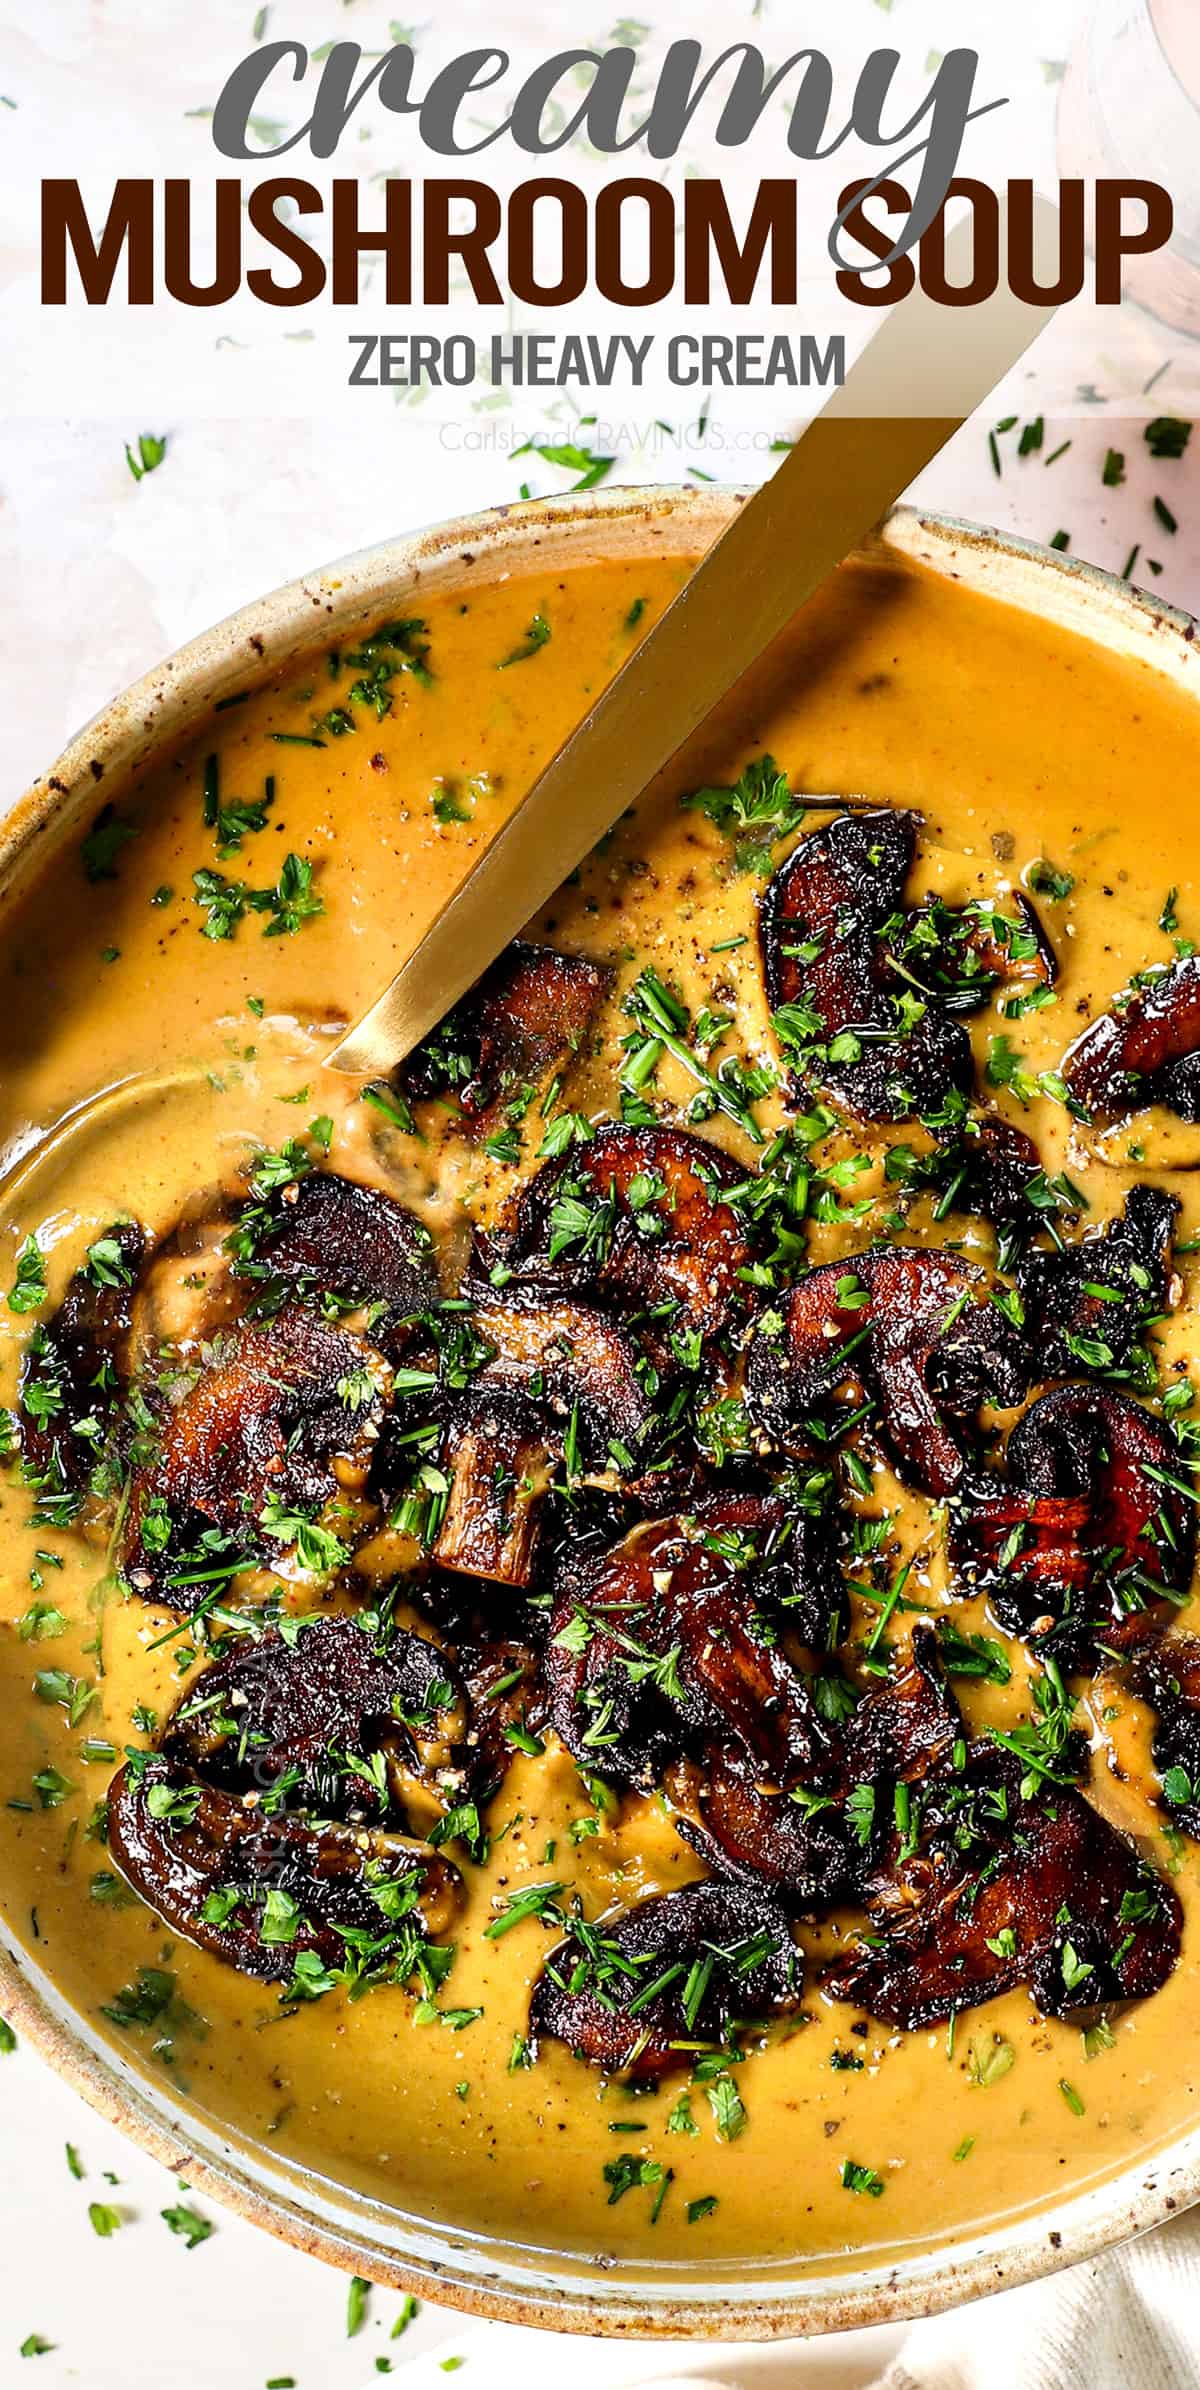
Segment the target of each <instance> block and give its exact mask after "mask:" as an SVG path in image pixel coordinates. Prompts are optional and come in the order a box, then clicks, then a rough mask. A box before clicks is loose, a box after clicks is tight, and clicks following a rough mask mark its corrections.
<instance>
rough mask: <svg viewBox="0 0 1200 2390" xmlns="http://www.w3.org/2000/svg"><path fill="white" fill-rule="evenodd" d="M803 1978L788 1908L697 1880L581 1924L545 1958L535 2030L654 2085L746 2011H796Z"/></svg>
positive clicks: (737, 1888)
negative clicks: (615, 1912) (635, 1905)
mask: <svg viewBox="0 0 1200 2390" xmlns="http://www.w3.org/2000/svg"><path fill="white" fill-rule="evenodd" d="M802 1984H803V1971H802V1961H801V1955H800V1952H799V1950H798V1948H797V1946H796V1944H795V1942H794V1941H793V1939H792V1931H791V1927H790V1925H789V1923H788V1919H787V1913H786V1911H785V1910H784V1909H783V1908H781V1907H780V1905H779V1903H778V1902H777V1901H775V1900H773V1899H772V1898H771V1895H770V1893H769V1892H766V1891H765V1890H763V1889H761V1888H760V1889H758V1890H754V1891H751V1890H750V1889H749V1887H747V1886H745V1885H741V1884H722V1883H701V1884H686V1885H685V1886H684V1887H683V1889H682V1890H681V1891H679V1892H668V1893H664V1894H663V1895H662V1896H661V1897H660V1898H659V1899H656V1900H647V1901H643V1902H642V1903H641V1905H640V1906H639V1907H638V1908H635V1909H626V1910H625V1911H624V1912H623V1913H622V1914H621V1915H620V1916H618V1917H616V1918H602V1919H600V1921H599V1922H598V1923H597V1924H595V1925H589V1926H586V1927H584V1926H582V1925H581V1926H579V1927H577V1928H576V1930H575V1931H574V1932H573V1933H572V1934H571V1936H570V1937H569V1939H568V1940H567V1941H565V1942H562V1943H560V1944H559V1946H558V1948H557V1949H556V1950H553V1951H552V1952H551V1954H550V1956H549V1958H548V1959H547V1960H546V1963H545V1966H544V1968H543V1970H542V1973H541V1975H540V1976H539V1978H538V1981H537V1983H536V1984H535V1985H534V1989H533V1997H532V2000H531V2002H530V2008H529V2025H530V2034H531V2037H532V2038H534V2039H535V2040H537V2039H540V2038H541V2037H542V2036H547V2037H550V2038H552V2039H553V2040H555V2041H561V2042H565V2043H566V2045H567V2047H568V2049H570V2050H572V2051H574V2054H575V2056H576V2057H577V2058H584V2059H586V2060H587V2061H588V2063H589V2065H591V2066H599V2067H603V2068H604V2070H605V2072H606V2073H608V2074H623V2075H625V2076H627V2077H628V2079H629V2080H631V2081H633V2082H638V2083H655V2082H658V2081H660V2080H661V2078H662V2077H663V2076H664V2075H666V2074H669V2073H670V2072H671V2071H672V2069H674V2068H678V2067H688V2066H691V2065H692V2064H693V2062H694V2060H695V2055H696V2047H697V2044H698V2043H700V2044H704V2043H710V2044H715V2045H716V2046H718V2047H719V2046H720V2045H721V2043H722V2042H723V2041H724V2039H725V2036H726V2034H727V2033H728V2030H729V2027H730V2025H731V2024H732V2023H734V2021H735V2020H746V2021H749V2020H751V2019H758V2018H760V2017H767V2016H780V2015H785V2014H787V2013H789V2012H790V2011H792V2010H794V2009H795V2008H796V2007H797V2006H798V2005H799V2000H800V1993H801V1989H802Z"/></svg>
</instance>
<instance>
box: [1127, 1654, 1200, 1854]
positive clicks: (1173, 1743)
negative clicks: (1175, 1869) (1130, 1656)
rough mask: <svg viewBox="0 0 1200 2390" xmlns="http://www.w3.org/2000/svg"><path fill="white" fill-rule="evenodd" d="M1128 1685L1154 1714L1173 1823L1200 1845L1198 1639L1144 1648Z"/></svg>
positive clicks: (1159, 1767)
mask: <svg viewBox="0 0 1200 2390" xmlns="http://www.w3.org/2000/svg"><path fill="white" fill-rule="evenodd" d="M1130 1682H1131V1683H1132V1686H1133V1689H1134V1692H1135V1693H1138V1694H1140V1696H1141V1698H1142V1700H1143V1701H1146V1702H1148V1703H1149V1704H1150V1707H1151V1708H1152V1710H1153V1711H1154V1720H1155V1723H1154V1740H1153V1744H1152V1746H1151V1751H1152V1756H1153V1760H1154V1765H1155V1769H1156V1771H1157V1774H1158V1780H1159V1783H1160V1785H1161V1787H1162V1796H1163V1800H1164V1801H1165V1802H1166V1805H1167V1808H1168V1809H1169V1810H1170V1812H1171V1822H1172V1824H1173V1825H1176V1826H1182V1828H1183V1831H1184V1833H1185V1834H1190V1835H1191V1837H1192V1840H1193V1841H1194V1842H1200V1638H1197V1637H1196V1636H1195V1635H1164V1636H1163V1637H1162V1638H1161V1640H1157V1641H1155V1642H1153V1643H1148V1644H1147V1645H1146V1647H1145V1649H1144V1650H1142V1651H1139V1652H1138V1653H1137V1655H1136V1657H1135V1659H1134V1662H1133V1666H1132V1668H1131V1670H1130Z"/></svg>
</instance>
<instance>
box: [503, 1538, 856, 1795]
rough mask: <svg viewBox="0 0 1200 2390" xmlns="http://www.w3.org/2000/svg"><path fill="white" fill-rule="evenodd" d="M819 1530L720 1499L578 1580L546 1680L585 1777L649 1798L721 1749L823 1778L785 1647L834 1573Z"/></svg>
mask: <svg viewBox="0 0 1200 2390" xmlns="http://www.w3.org/2000/svg"><path fill="white" fill-rule="evenodd" d="M811 1524H812V1523H811V1522H808V1521H805V1520H803V1519H800V1520H794V1521H789V1519H788V1516H787V1512H786V1508H785V1505H784V1504H783V1503H782V1502H781V1501H778V1500H773V1499H769V1498H766V1497H763V1496H759V1495H753V1494H747V1495H718V1496H714V1497H713V1498H712V1499H711V1500H709V1501H706V1502H702V1503H700V1504H699V1505H698V1506H697V1508H696V1510H695V1512H694V1513H693V1514H691V1515H689V1516H686V1517H676V1518H668V1519H659V1520H655V1521H649V1522H647V1523H646V1524H645V1525H643V1526H641V1527H636V1528H634V1530H633V1531H632V1533H631V1534H630V1535H628V1536H626V1538H625V1539H624V1541H623V1542H622V1543H619V1544H618V1545H617V1546H616V1548H615V1550H614V1551H611V1552H609V1553H606V1554H605V1555H604V1557H603V1558H602V1559H601V1560H599V1561H598V1562H594V1563H592V1564H591V1565H590V1566H589V1567H588V1568H586V1569H584V1570H582V1571H581V1572H580V1574H579V1576H578V1578H577V1580H576V1582H575V1584H574V1585H573V1586H570V1587H569V1588H568V1589H567V1590H566V1591H565V1592H564V1593H562V1594H561V1595H560V1597H559V1600H558V1602H557V1604H556V1606H555V1609H554V1612H553V1615H552V1618H551V1632H550V1644H549V1649H548V1651H547V1655H546V1669H547V1679H548V1684H549V1694H550V1721H551V1724H552V1725H553V1726H554V1728H555V1731H556V1732H557V1734H558V1735H559V1736H560V1738H561V1740H562V1741H563V1742H564V1743H565V1744H566V1746H567V1749H568V1750H569V1751H570V1752H571V1753H572V1755H573V1756H574V1758H576V1759H577V1760H578V1761H579V1763H580V1765H581V1766H582V1767H588V1768H594V1769H598V1770H599V1771H600V1773H601V1774H603V1775H607V1776H613V1777H615V1778H616V1779H617V1780H618V1781H619V1782H623V1783H629V1784H642V1785H650V1784H653V1783H655V1782H656V1781H657V1779H658V1778H659V1776H661V1774H662V1772H663V1769H664V1768H665V1767H666V1766H667V1764H668V1763H669V1762H670V1760H672V1759H673V1758H674V1757H676V1756H677V1755H678V1754H679V1753H680V1752H681V1751H684V1750H688V1749H691V1750H696V1749H698V1748H701V1747H702V1746H703V1745H704V1744H705V1743H706V1742H708V1741H710V1740H712V1739H714V1738H716V1739H719V1741H720V1742H721V1744H722V1746H723V1747H732V1748H733V1749H737V1750H741V1751H744V1752H746V1753H747V1754H749V1755H750V1756H752V1757H753V1758H754V1759H756V1760H758V1761H760V1762H761V1763H762V1764H763V1765H764V1766H766V1767H769V1768H773V1769H775V1770H777V1771H783V1772H784V1773H785V1774H787V1773H788V1772H790V1773H792V1774H793V1775H794V1774H795V1773H796V1771H797V1770H798V1769H799V1768H806V1769H809V1770H811V1769H812V1768H813V1766H814V1764H815V1763H816V1761H817V1760H818V1757H819V1755H820V1753H821V1751H822V1749H823V1747H824V1735H823V1732H822V1729H821V1725H820V1721H819V1719H818V1717H817V1714H816V1710H815V1708H814V1706H813V1701H812V1696H811V1694H810V1692H809V1689H808V1684H807V1680H806V1679H805V1677H804V1676H803V1675H802V1673H801V1672H800V1670H799V1669H798V1668H797V1667H796V1666H795V1665H794V1664H793V1663H792V1661H791V1660H790V1659H789V1658H788V1657H787V1655H786V1652H785V1650H784V1648H783V1642H782V1635H783V1630H784V1629H785V1627H786V1624H787V1617H788V1609H787V1605H788V1603H789V1601H790V1600H792V1599H793V1598H795V1596H796V1595H797V1593H800V1594H801V1595H803V1592H804V1585H805V1578H806V1577H807V1576H809V1575H810V1574H811V1573H812V1572H813V1571H814V1569H815V1570H817V1571H820V1572H822V1573H824V1572H826V1571H827V1569H828V1567H829V1563H828V1560H827V1558H826V1556H825V1554H824V1553H823V1552H819V1551H818V1549H817V1548H816V1538H815V1536H808V1535H807V1534H806V1529H807V1528H808V1527H809V1526H810V1525H811Z"/></svg>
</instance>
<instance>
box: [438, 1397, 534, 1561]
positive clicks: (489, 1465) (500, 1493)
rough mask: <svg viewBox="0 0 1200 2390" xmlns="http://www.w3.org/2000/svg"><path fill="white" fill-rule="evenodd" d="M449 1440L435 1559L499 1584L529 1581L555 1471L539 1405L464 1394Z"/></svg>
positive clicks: (503, 1398) (518, 1399)
mask: <svg viewBox="0 0 1200 2390" xmlns="http://www.w3.org/2000/svg"><path fill="white" fill-rule="evenodd" d="M449 1444H450V1451H449V1454H448V1458H449V1460H450V1468H449V1470H448V1471H447V1472H446V1475H447V1479H448V1492H447V1495H446V1507H445V1511H444V1513H443V1516H442V1522H441V1525H440V1527H439V1528H438V1532H437V1536H436V1539H435V1542H434V1546H433V1557H434V1559H435V1560H436V1561H437V1562H438V1564H439V1566H440V1567H442V1568H448V1569H456V1570H460V1571H461V1572H462V1574H463V1575H464V1576H467V1577H487V1578H490V1579H491V1581H492V1582H493V1583H494V1584H496V1585H514V1586H525V1585H529V1584H530V1583H531V1582H532V1579H533V1570H534V1554H535V1552H536V1549H537V1542H538V1535H539V1532H540V1529H541V1513H542V1502H543V1498H544V1496H545V1492H546V1488H547V1485H548V1483H549V1475H550V1446H549V1444H548V1443H547V1440H546V1435H545V1431H544V1429H543V1427H542V1425H541V1423H540V1421H539V1419H538V1415H537V1408H536V1405H535V1404H533V1403H528V1402H525V1401H524V1400H522V1398H521V1397H520V1396H502V1395H492V1396H491V1397H490V1398H489V1397H488V1396H487V1395H486V1394H480V1395H479V1396H477V1397H474V1396H468V1397H464V1398H463V1400H462V1401H460V1402H459V1403H458V1404H457V1405H456V1406H455V1411H454V1417H453V1423H452V1426H451V1428H450V1431H449Z"/></svg>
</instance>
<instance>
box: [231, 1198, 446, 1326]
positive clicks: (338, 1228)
mask: <svg viewBox="0 0 1200 2390" xmlns="http://www.w3.org/2000/svg"><path fill="white" fill-rule="evenodd" d="M252 1218H253V1223H254V1225H253V1231H252V1235H251V1237H250V1239H249V1242H250V1244H251V1245H252V1253H251V1254H250V1255H249V1256H248V1258H246V1259H245V1260H239V1261H238V1262H237V1265H236V1266H237V1268H238V1271H239V1274H240V1275H242V1276H243V1277H248V1278H255V1279H266V1280H274V1281H280V1282H282V1283H283V1285H285V1286H289V1287H293V1288H295V1289H296V1291H297V1292H298V1293H301V1294H321V1295H326V1294H328V1295H336V1296H337V1297H338V1300H339V1301H340V1302H343V1303H347V1302H348V1303H357V1304H368V1303H369V1304H372V1305H376V1304H378V1305H380V1306H381V1307H382V1311H381V1317H380V1318H379V1319H378V1320H376V1321H375V1322H374V1323H373V1326H372V1336H373V1338H374V1340H375V1341H376V1342H377V1343H379V1344H380V1345H382V1346H383V1348H384V1349H385V1350H386V1351H391V1350H395V1349H396V1348H397V1346H398V1345H399V1344H400V1343H402V1342H403V1336H402V1330H403V1328H404V1326H405V1323H407V1322H411V1321H412V1320H413V1319H415V1318H416V1317H417V1315H418V1314H419V1313H421V1312H423V1311H428V1310H429V1308H430V1306H431V1305H432V1304H434V1303H436V1301H437V1299H438V1281H437V1271H436V1269H435V1267H434V1262H433V1249H432V1246H431V1243H430V1239H429V1234H428V1231H427V1230H426V1229H425V1228H423V1227H422V1226H421V1223H420V1222H419V1221H418V1220H415V1219H414V1218H413V1215H412V1213H411V1212H408V1211H406V1210H405V1208H404V1206H403V1204H401V1203H397V1202H396V1201H395V1200H394V1198H393V1197H392V1196H390V1195H384V1194H381V1192H380V1190H379V1189H378V1187H365V1186H361V1185H359V1183H358V1181H357V1180H355V1179H350V1178H342V1177H341V1176H339V1174H338V1173H337V1172H336V1171H332V1170H312V1171H309V1172H308V1174H307V1175H306V1176H305V1177H302V1178H296V1179H292V1180H290V1181H289V1182H288V1184H287V1185H286V1186H283V1187H279V1188H277V1189H276V1190H275V1191H274V1192H273V1193H272V1194H270V1195H269V1196H268V1197H267V1198H266V1200H265V1202H264V1203H262V1204H255V1205H254V1206H252ZM237 1234H238V1232H237V1231H236V1230H235V1234H234V1243H235V1250H236V1240H237Z"/></svg>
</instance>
